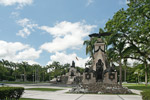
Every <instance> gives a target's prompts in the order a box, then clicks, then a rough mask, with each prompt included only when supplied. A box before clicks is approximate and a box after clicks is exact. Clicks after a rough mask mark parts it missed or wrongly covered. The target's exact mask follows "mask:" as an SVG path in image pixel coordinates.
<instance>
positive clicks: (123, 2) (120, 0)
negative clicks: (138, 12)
mask: <svg viewBox="0 0 150 100" xmlns="http://www.w3.org/2000/svg"><path fill="white" fill-rule="evenodd" d="M128 3H130V1H129V0H119V5H126V4H128Z"/></svg>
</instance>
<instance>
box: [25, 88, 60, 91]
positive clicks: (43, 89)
mask: <svg viewBox="0 0 150 100" xmlns="http://www.w3.org/2000/svg"><path fill="white" fill-rule="evenodd" d="M26 90H36V91H59V90H63V89H55V88H28V89H26Z"/></svg>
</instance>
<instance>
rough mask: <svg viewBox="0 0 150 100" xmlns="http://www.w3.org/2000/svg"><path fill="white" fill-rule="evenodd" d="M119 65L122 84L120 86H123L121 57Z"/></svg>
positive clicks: (120, 82)
mask: <svg viewBox="0 0 150 100" xmlns="http://www.w3.org/2000/svg"><path fill="white" fill-rule="evenodd" d="M119 67H120V77H119V84H120V86H122V64H121V59H120V60H119Z"/></svg>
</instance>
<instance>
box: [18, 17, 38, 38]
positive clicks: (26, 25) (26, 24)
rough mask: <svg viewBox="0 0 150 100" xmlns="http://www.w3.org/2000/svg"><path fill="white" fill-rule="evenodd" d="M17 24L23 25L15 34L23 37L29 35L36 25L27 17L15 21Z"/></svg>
mask: <svg viewBox="0 0 150 100" xmlns="http://www.w3.org/2000/svg"><path fill="white" fill-rule="evenodd" d="M16 23H17V24H18V25H20V26H21V27H23V29H21V30H19V32H18V33H17V34H16V35H18V36H21V37H23V38H25V37H27V36H29V35H30V34H31V32H32V31H34V28H37V27H38V25H37V24H34V23H32V21H30V20H29V19H28V18H24V19H20V20H17V22H16Z"/></svg>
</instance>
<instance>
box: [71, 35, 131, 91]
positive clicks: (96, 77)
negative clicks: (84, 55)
mask: <svg viewBox="0 0 150 100" xmlns="http://www.w3.org/2000/svg"><path fill="white" fill-rule="evenodd" d="M108 35H110V33H98V34H97V33H94V34H91V35H89V36H90V38H91V39H92V38H97V41H96V43H95V44H94V55H93V59H92V65H91V67H89V68H85V72H84V73H83V79H82V84H80V85H79V86H77V87H75V88H72V90H70V92H71V93H108V94H129V93H132V92H131V91H130V90H129V89H128V88H126V87H122V86H120V85H119V84H117V72H116V70H115V68H114V66H113V65H111V66H110V63H109V62H108V60H107V55H106V53H105V51H106V50H105V43H104V42H103V41H102V38H101V37H102V36H108Z"/></svg>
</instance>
